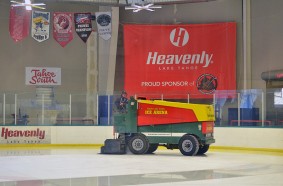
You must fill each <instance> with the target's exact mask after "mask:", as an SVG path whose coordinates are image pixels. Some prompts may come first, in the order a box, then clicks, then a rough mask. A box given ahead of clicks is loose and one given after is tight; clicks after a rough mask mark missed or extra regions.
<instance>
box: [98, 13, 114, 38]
mask: <svg viewBox="0 0 283 186" xmlns="http://www.w3.org/2000/svg"><path fill="white" fill-rule="evenodd" d="M95 17H96V23H97V29H98V30H97V32H98V35H99V36H100V37H101V38H102V39H104V40H108V39H110V38H111V34H112V26H111V25H112V24H111V22H112V19H111V12H96V13H95Z"/></svg>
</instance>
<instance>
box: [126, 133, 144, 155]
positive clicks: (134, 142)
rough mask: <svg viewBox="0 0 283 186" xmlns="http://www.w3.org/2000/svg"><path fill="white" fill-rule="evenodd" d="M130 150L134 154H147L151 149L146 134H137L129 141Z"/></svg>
mask: <svg viewBox="0 0 283 186" xmlns="http://www.w3.org/2000/svg"><path fill="white" fill-rule="evenodd" d="M128 146H129V150H130V151H131V152H132V153H133V154H145V153H146V152H147V151H148V149H149V143H148V140H147V138H146V137H145V135H143V134H136V135H134V136H133V137H132V138H131V139H130V140H129V142H128Z"/></svg>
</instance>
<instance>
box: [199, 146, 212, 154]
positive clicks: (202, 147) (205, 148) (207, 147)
mask: <svg viewBox="0 0 283 186" xmlns="http://www.w3.org/2000/svg"><path fill="white" fill-rule="evenodd" d="M208 149H209V145H203V146H200V147H199V150H198V153H197V154H198V155H201V154H204V153H206V152H207V151H208Z"/></svg>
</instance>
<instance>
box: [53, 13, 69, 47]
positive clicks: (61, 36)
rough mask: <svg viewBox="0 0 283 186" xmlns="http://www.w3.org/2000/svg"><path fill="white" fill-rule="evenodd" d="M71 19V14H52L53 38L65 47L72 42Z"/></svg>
mask: <svg viewBox="0 0 283 186" xmlns="http://www.w3.org/2000/svg"><path fill="white" fill-rule="evenodd" d="M72 29H73V17H72V14H71V13H64V12H55V13H54V14H53V37H54V39H55V40H56V41H57V42H58V43H59V44H60V45H61V46H62V47H65V46H66V45H67V44H68V43H69V42H70V41H72V40H73V30H72Z"/></svg>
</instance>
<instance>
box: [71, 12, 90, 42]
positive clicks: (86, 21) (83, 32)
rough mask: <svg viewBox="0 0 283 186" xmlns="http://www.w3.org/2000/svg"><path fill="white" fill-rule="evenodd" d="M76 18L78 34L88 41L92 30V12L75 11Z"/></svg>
mask: <svg viewBox="0 0 283 186" xmlns="http://www.w3.org/2000/svg"><path fill="white" fill-rule="evenodd" d="M74 20H75V30H76V32H77V34H78V35H79V37H80V38H81V39H82V40H83V41H84V42H85V43H86V41H87V39H88V37H89V36H90V34H91V32H92V25H91V13H75V14H74Z"/></svg>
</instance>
